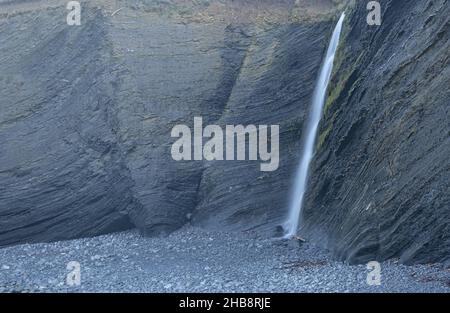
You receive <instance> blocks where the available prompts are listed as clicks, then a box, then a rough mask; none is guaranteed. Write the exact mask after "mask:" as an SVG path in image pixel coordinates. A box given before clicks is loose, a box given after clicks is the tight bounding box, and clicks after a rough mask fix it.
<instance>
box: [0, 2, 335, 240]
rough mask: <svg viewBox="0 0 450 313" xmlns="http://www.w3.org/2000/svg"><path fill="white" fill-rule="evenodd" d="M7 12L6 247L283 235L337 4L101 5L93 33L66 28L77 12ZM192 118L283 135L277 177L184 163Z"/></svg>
mask: <svg viewBox="0 0 450 313" xmlns="http://www.w3.org/2000/svg"><path fill="white" fill-rule="evenodd" d="M7 3H8V4H7V5H6V4H5V5H0V13H1V19H0V22H1V33H0V49H1V50H0V52H1V53H0V55H1V57H2V62H0V63H1V64H0V72H1V73H2V76H1V79H0V99H1V108H2V114H1V116H0V146H1V147H2V149H1V151H0V245H8V244H14V243H19V242H34V241H49V240H57V239H67V238H74V237H80V236H91V235H97V234H101V233H104V232H110V231H116V230H121V229H125V228H129V227H133V226H137V227H139V228H140V229H141V230H142V232H143V233H146V234H152V235H153V234H160V233H166V232H169V231H172V230H174V229H176V228H178V227H180V226H182V225H184V224H185V223H187V222H189V221H190V222H192V223H194V224H197V225H201V226H203V227H213V228H217V227H220V228H222V229H241V230H242V229H250V228H257V229H260V230H265V231H268V230H270V231H273V229H274V228H275V226H276V225H278V223H279V222H280V221H281V218H282V217H284V215H285V210H286V207H287V206H286V201H287V198H288V193H289V188H290V183H291V178H292V174H291V173H293V172H294V169H295V166H296V163H297V160H298V156H299V153H300V151H299V138H300V137H301V134H300V133H301V129H302V124H303V117H304V116H305V110H306V109H307V107H308V106H309V103H310V98H311V94H312V91H313V88H314V82H315V77H316V75H317V72H318V69H319V66H320V63H321V59H322V55H323V52H324V49H325V47H326V45H327V41H328V37H329V33H330V31H331V29H332V27H333V23H332V21H330V19H329V18H328V17H327V16H329V15H330V9H333V8H334V6H333V5H332V3H331V2H330V1H325V0H324V1H319V2H317V3H318V6H316V4H315V3H314V2H311V1H309V2H308V1H299V2H298V3H297V5H296V4H295V3H294V1H284V2H283V1H281V2H279V1H262V2H258V3H256V4H255V3H254V2H251V1H236V2H233V1H210V2H208V1H205V2H201V3H200V2H199V3H197V4H196V5H192V4H189V2H186V1H171V2H168V1H89V2H86V3H83V4H82V25H81V26H68V25H67V24H66V14H67V12H68V11H67V10H66V8H65V4H66V2H65V1H59V2H58V1H50V2H48V3H43V2H39V1H37V2H36V1H31V2H30V1H16V2H14V1H8V2H7ZM299 6H301V7H300V8H299ZM302 8H305V9H308V10H309V11H307V12H309V13H305V11H304V10H301V9H302ZM119 9H120V10H119ZM296 12H297V13H296ZM300 13H301V14H300ZM194 116H202V117H203V121H204V124H205V125H206V124H211V123H214V124H219V125H225V124H232V125H236V124H243V125H247V124H255V125H259V124H265V125H271V124H279V125H280V130H281V134H280V147H281V151H280V156H281V161H280V166H279V169H278V170H277V171H275V172H266V173H264V172H260V169H259V164H260V162H259V161H252V162H249V161H245V162H237V161H224V162H202V161H197V162H193V161H192V162H176V161H174V160H173V159H172V157H171V154H170V149H171V144H172V143H173V142H174V141H175V138H171V136H170V133H171V129H172V127H173V126H174V125H175V124H186V125H190V126H192V123H193V118H194Z"/></svg>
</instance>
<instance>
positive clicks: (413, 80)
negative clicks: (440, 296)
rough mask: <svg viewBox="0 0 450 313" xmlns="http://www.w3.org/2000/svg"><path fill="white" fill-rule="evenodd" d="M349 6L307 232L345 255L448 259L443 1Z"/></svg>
mask: <svg viewBox="0 0 450 313" xmlns="http://www.w3.org/2000/svg"><path fill="white" fill-rule="evenodd" d="M380 3H381V7H382V23H381V25H380V26H368V25H367V24H366V20H365V18H362V16H365V13H366V8H365V3H362V2H361V3H358V4H357V5H356V6H354V7H353V8H352V9H350V10H348V12H347V13H348V14H347V18H346V21H345V26H344V29H343V38H342V41H341V46H340V48H339V52H338V55H337V59H336V63H335V73H334V75H333V79H332V82H331V84H330V85H331V86H330V88H329V96H328V99H327V104H326V108H325V113H324V119H323V121H322V123H321V130H320V133H321V134H320V138H319V140H318V144H317V146H318V151H317V153H316V157H315V159H314V162H313V165H312V170H311V180H310V185H309V186H310V190H309V192H308V195H307V200H306V203H305V210H304V216H303V218H304V221H305V223H304V226H305V228H304V230H303V232H304V234H305V235H306V234H309V238H310V239H315V240H316V241H317V242H320V243H322V244H324V245H325V246H327V247H329V248H330V249H331V250H332V251H333V252H334V255H335V256H336V257H338V258H339V259H342V260H347V261H350V262H365V261H367V260H370V259H381V260H382V259H388V258H392V257H399V258H400V261H401V262H405V263H414V262H430V261H441V262H449V260H450V259H449V258H450V228H449V227H450V195H449V192H448V191H449V187H450V185H449V174H450V159H449V158H448V155H449V154H450V144H449V143H450V133H449V131H450V126H449V121H450V106H449V97H450V93H449V89H448V86H449V83H450V67H449V59H450V58H449V57H450V49H449V48H450V42H449V38H450V24H449V20H448V15H449V13H450V7H449V5H448V2H447V1H409V2H407V3H406V2H405V1H380Z"/></svg>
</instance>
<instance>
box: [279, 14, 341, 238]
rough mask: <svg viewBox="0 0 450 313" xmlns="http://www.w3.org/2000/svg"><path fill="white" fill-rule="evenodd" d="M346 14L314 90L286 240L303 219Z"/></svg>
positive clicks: (333, 38) (339, 22) (287, 225)
mask: <svg viewBox="0 0 450 313" xmlns="http://www.w3.org/2000/svg"><path fill="white" fill-rule="evenodd" d="M344 17H345V14H344V13H342V15H341V17H340V18H339V21H338V23H337V25H336V27H335V29H334V31H333V36H332V37H331V41H330V44H329V46H328V50H327V55H326V57H325V61H324V63H323V65H322V68H321V70H320V75H319V78H318V80H317V84H316V87H315V90H314V96H313V100H312V104H311V112H310V113H309V116H308V122H307V124H306V129H305V132H306V136H305V139H304V143H303V154H302V156H301V159H300V164H299V167H298V169H297V173H296V176H295V184H294V189H293V192H292V196H291V199H290V204H289V205H290V206H289V214H288V218H287V221H286V222H285V224H284V226H283V228H284V238H291V237H293V236H295V235H296V233H297V228H298V226H299V219H300V217H301V209H302V204H303V197H304V195H305V191H306V184H307V179H308V169H309V164H310V163H311V160H312V158H313V153H314V143H315V141H316V136H317V130H318V128H319V122H320V118H321V116H322V110H323V105H324V102H325V93H326V91H327V86H328V83H329V81H330V77H331V72H332V69H333V61H334V55H335V53H336V49H337V46H338V44H339V37H340V34H341V30H342V23H343V21H344Z"/></svg>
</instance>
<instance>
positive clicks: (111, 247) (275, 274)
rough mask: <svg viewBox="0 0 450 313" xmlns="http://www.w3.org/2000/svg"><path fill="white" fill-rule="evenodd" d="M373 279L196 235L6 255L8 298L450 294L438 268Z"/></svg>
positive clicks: (236, 237) (277, 244)
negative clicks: (72, 279) (73, 266)
mask: <svg viewBox="0 0 450 313" xmlns="http://www.w3.org/2000/svg"><path fill="white" fill-rule="evenodd" d="M71 261H76V262H79V264H80V276H81V284H80V285H79V286H68V285H67V282H66V275H67V274H68V273H69V272H70V270H68V269H67V268H66V267H67V264H68V263H69V262H71ZM368 272H369V270H368V269H367V268H366V266H365V265H358V266H349V265H345V264H343V263H340V262H336V261H332V260H331V259H330V257H329V256H328V254H327V253H326V251H324V250H322V249H319V248H317V247H316V246H313V245H311V244H309V243H303V244H302V245H299V244H298V242H297V241H289V242H287V241H276V240H273V239H265V238H260V237H258V235H257V234H254V233H221V232H208V231H204V230H201V229H196V228H191V227H187V228H184V229H181V230H179V231H177V232H175V233H173V234H171V235H170V236H168V237H166V238H144V237H142V236H140V235H139V234H138V232H137V231H128V232H122V233H116V234H109V235H104V236H100V237H95V238H86V239H77V240H71V241H61V242H54V243H42V244H25V245H19V246H13V247H8V248H4V249H1V250H0V291H2V292H5V291H7V292H10V291H17V292H449V291H450V271H449V270H448V269H447V270H446V269H444V268H442V266H440V265H439V264H435V265H418V266H404V265H400V264H397V263H396V261H395V260H394V261H389V262H384V263H382V264H381V285H379V286H370V285H368V284H367V283H366V278H367V273H368Z"/></svg>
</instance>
